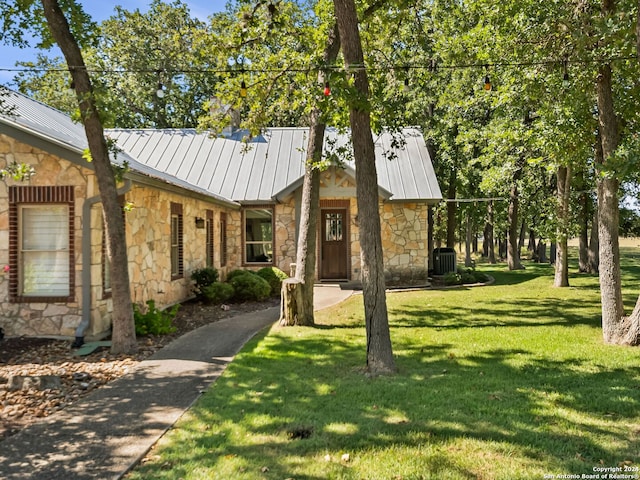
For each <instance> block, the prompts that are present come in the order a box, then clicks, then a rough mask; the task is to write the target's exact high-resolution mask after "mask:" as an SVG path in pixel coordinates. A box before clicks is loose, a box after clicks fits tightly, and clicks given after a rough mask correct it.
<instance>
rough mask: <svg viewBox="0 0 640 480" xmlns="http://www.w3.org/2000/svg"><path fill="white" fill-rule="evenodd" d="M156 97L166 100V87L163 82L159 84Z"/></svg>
mask: <svg viewBox="0 0 640 480" xmlns="http://www.w3.org/2000/svg"><path fill="white" fill-rule="evenodd" d="M156 96H157V97H158V98H164V85H162V82H158V89H157V90H156Z"/></svg>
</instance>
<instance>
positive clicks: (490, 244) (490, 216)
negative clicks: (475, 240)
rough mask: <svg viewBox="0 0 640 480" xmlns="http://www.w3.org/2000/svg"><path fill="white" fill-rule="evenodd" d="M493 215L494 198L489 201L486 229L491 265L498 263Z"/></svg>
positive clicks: (488, 255)
mask: <svg viewBox="0 0 640 480" xmlns="http://www.w3.org/2000/svg"><path fill="white" fill-rule="evenodd" d="M493 217H494V216H493V200H489V202H488V203H487V226H486V229H485V232H486V233H485V235H486V237H487V239H486V240H487V247H488V252H487V257H488V258H489V263H490V264H491V265H495V263H496V249H495V242H494V241H493V232H494V230H493V223H494V218H493Z"/></svg>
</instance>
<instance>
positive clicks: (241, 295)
mask: <svg viewBox="0 0 640 480" xmlns="http://www.w3.org/2000/svg"><path fill="white" fill-rule="evenodd" d="M229 283H230V284H231V285H233V289H234V290H235V294H234V296H233V299H234V300H236V301H239V302H246V301H250V300H257V301H261V300H265V299H266V298H268V297H269V295H271V286H269V282H267V281H266V280H265V279H264V278H262V277H259V276H258V275H256V274H255V273H249V274H245V275H234V276H233V277H232V278H231V280H230V281H229Z"/></svg>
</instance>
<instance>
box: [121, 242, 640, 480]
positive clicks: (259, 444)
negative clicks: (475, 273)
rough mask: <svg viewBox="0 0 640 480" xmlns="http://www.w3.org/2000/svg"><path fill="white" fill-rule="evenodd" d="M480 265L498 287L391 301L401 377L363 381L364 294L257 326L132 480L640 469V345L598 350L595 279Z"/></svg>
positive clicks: (630, 287) (629, 292) (632, 259)
mask: <svg viewBox="0 0 640 480" xmlns="http://www.w3.org/2000/svg"><path fill="white" fill-rule="evenodd" d="M637 254H638V252H637V250H628V251H626V261H627V263H626V264H625V275H626V276H625V282H626V290H625V302H629V304H628V305H627V308H628V309H631V308H632V306H633V303H634V302H635V299H636V298H637V294H638V291H640V290H639V289H640V287H639V285H638V279H639V277H640V275H639V273H638V264H637V261H638V259H637V258H636V257H637ZM479 270H482V271H484V272H485V273H488V274H490V275H492V276H494V277H495V278H496V283H495V284H494V285H492V286H488V287H480V288H477V287H475V288H464V287H463V288H459V289H452V290H432V291H421V292H405V293H389V294H388V296H387V301H388V307H389V314H390V321H391V329H392V332H391V333H392V339H393V345H394V353H395V355H396V361H397V366H398V369H399V372H398V374H397V375H394V376H391V377H382V378H367V377H366V376H365V375H364V374H363V364H364V361H365V338H364V327H363V325H362V298H361V297H360V296H354V297H352V298H351V299H349V300H348V301H347V302H345V303H343V304H341V305H339V306H337V307H334V308H331V309H329V310H326V311H322V312H319V313H318V314H317V323H318V326H317V327H316V328H294V327H287V328H281V327H277V326H276V327H273V328H272V329H271V331H269V332H267V333H264V334H262V335H259V336H258V337H257V338H255V339H254V340H253V341H251V342H250V343H249V344H248V345H247V346H246V347H245V348H244V350H243V351H242V353H241V354H240V355H238V357H237V358H236V360H235V361H234V362H233V363H232V364H231V365H230V366H229V367H228V369H227V371H226V372H225V374H224V375H223V376H222V377H221V378H220V379H219V380H218V381H217V382H216V384H215V385H214V386H213V387H212V388H211V389H210V390H209V391H208V392H207V393H206V394H205V395H204V396H203V397H202V398H201V399H200V401H199V402H198V403H197V404H196V405H195V406H194V407H193V408H192V409H191V410H190V411H189V412H188V413H187V415H185V417H184V418H183V419H182V420H181V421H180V422H179V423H178V424H177V425H176V427H175V428H174V429H173V430H172V431H171V432H169V434H167V435H166V436H165V438H163V439H162V440H161V442H160V444H159V445H158V447H156V448H155V449H154V450H153V451H152V452H151V453H150V456H149V458H148V459H147V461H146V462H145V463H144V464H143V465H141V466H140V467H138V468H137V469H136V470H135V471H134V472H132V473H131V474H130V477H128V478H131V479H143V478H144V479H152V478H153V479H172V480H174V479H180V478H183V479H207V480H210V479H224V480H230V479H279V480H284V479H299V480H300V479H309V480H310V479H332V478H333V479H389V480H393V479H398V480H399V479H404V480H407V479H438V480H444V479H505V480H507V479H509V480H513V479H543V478H545V475H546V476H547V477H546V478H563V477H561V476H560V475H562V476H566V475H577V476H578V477H579V478H633V477H613V476H612V477H607V476H606V475H609V474H610V472H607V471H606V470H605V469H612V468H614V467H620V468H621V469H623V470H624V468H627V469H628V470H629V471H627V472H624V471H623V472H622V473H623V474H625V473H626V474H628V475H639V474H640V472H638V471H637V467H638V465H639V463H640V349H637V348H635V349H633V348H626V347H615V346H606V345H604V344H603V343H602V335H601V329H600V306H599V292H598V281H597V277H594V276H577V275H574V276H572V278H571V283H572V287H570V288H566V289H558V288H553V287H552V286H551V284H552V282H553V271H552V269H551V267H549V266H540V265H533V264H527V269H526V270H524V271H518V272H505V271H504V265H499V266H480V267H479ZM598 469H600V470H598ZM583 474H584V475H585V477H582V475H583ZM586 475H594V476H593V477H587V476H586ZM595 475H600V476H599V477H595ZM552 476H553V477H552ZM559 476H560V477H559ZM566 478H570V477H566ZM635 478H639V477H635Z"/></svg>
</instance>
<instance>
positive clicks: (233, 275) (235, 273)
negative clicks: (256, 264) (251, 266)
mask: <svg viewBox="0 0 640 480" xmlns="http://www.w3.org/2000/svg"><path fill="white" fill-rule="evenodd" d="M239 275H255V273H254V272H252V271H251V270H240V269H236V270H231V271H230V272H229V273H227V282H231V280H233V279H234V278H236V277H237V276H239Z"/></svg>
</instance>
